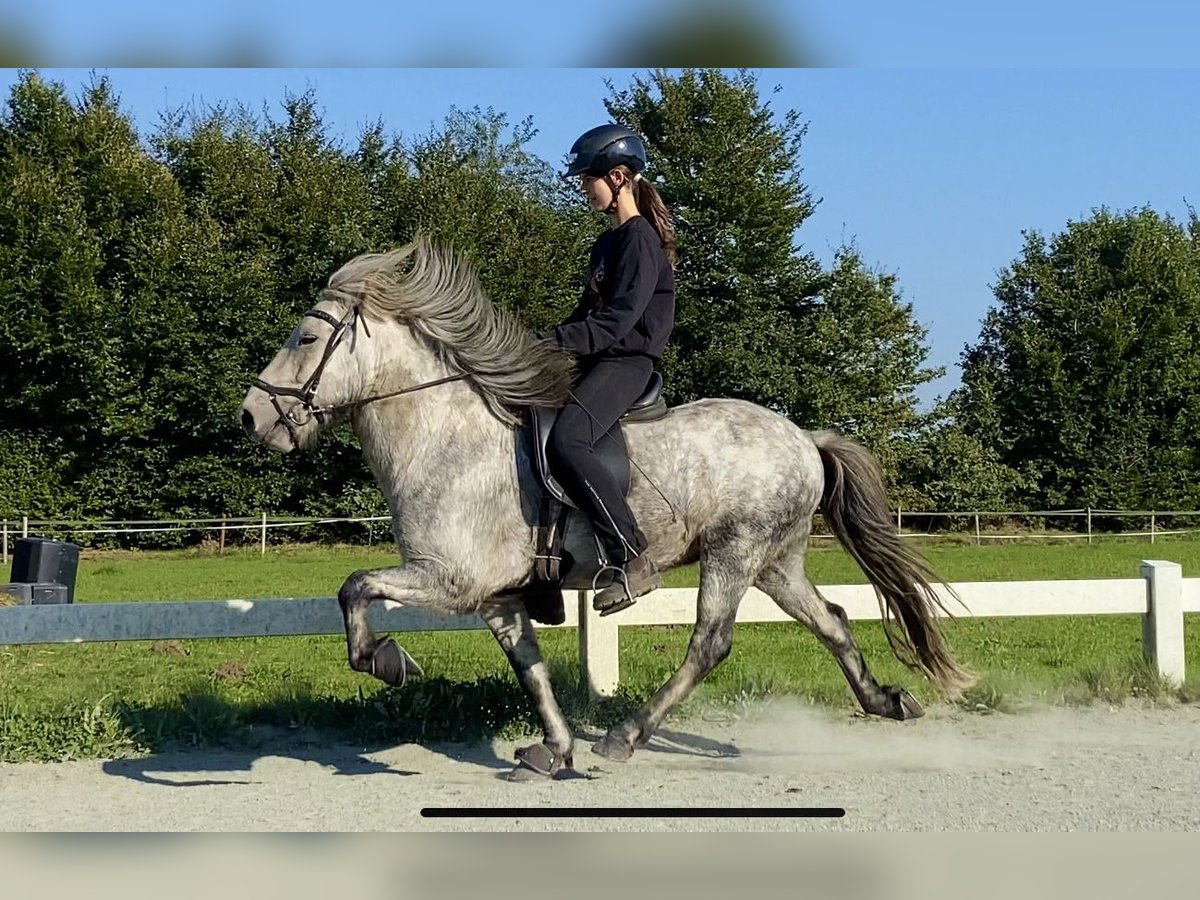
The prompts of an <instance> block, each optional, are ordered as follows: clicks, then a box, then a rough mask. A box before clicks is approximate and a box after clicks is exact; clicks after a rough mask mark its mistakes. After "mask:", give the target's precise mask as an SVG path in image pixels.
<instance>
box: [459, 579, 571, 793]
mask: <svg viewBox="0 0 1200 900" xmlns="http://www.w3.org/2000/svg"><path fill="white" fill-rule="evenodd" d="M480 614H481V615H482V616H483V620H484V621H485V622H487V625H488V628H490V629H491V630H492V634H493V635H495V637H496V641H497V643H499V644H500V649H502V650H503V651H504V655H505V656H506V657H508V661H509V664H510V665H511V666H512V669H513V672H514V673H515V674H516V676H517V680H518V681H519V682H520V683H521V688H522V689H523V690H524V691H525V696H526V697H528V698H529V701H530V702H531V703H532V704H533V706H534V708H535V709H536V710H537V712H538V716H539V717H540V718H541V720H542V743H540V744H533V745H532V746H529V747H522V748H520V749H519V750H518V751H517V761H518V762H519V763H520V766H519V767H518V768H517V769H516V770H514V771H513V773H512V775H511V776H510V777H511V778H512V779H513V780H517V781H521V780H525V779H527V778H531V777H532V778H536V777H538V776H541V777H545V778H555V777H559V776H560V775H563V774H566V773H568V772H570V771H571V767H572V766H573V765H574V761H573V759H572V757H573V754H574V752H575V738H574V735H572V733H571V728H570V726H569V725H568V724H567V719H566V716H564V715H563V713H562V710H561V709H560V708H559V706H558V701H557V700H555V698H554V688H553V687H552V685H551V684H550V672H549V669H548V668H547V666H546V663H545V662H544V661H543V660H542V655H541V651H540V650H539V648H538V643H537V635H536V634H535V633H534V629H533V620H532V619H531V618H530V617H529V611H528V610H527V609H526V608H525V603H524V601H523V599H522V598H521V597H520V596H513V597H511V599H501V598H497V599H496V601H494V602H492V603H490V604H489V605H487V606H485V607H484V608H483V609H482V610H480Z"/></svg>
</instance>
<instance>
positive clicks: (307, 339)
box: [300, 334, 317, 347]
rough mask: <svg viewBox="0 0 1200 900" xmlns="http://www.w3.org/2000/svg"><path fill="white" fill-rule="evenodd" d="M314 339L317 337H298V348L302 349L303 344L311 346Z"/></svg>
mask: <svg viewBox="0 0 1200 900" xmlns="http://www.w3.org/2000/svg"><path fill="white" fill-rule="evenodd" d="M316 339H317V336H316V335H315V334H302V335H300V346H301V347H303V346H304V345H305V344H311V343H313V342H314V341H315V340H316Z"/></svg>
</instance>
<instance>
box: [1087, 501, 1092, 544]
mask: <svg viewBox="0 0 1200 900" xmlns="http://www.w3.org/2000/svg"><path fill="white" fill-rule="evenodd" d="M1087 517H1088V543H1089V544H1090V543H1091V542H1092V508H1091V507H1090V506H1089V507H1088V509H1087Z"/></svg>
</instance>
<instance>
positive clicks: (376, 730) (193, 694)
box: [85, 667, 738, 787]
mask: <svg viewBox="0 0 1200 900" xmlns="http://www.w3.org/2000/svg"><path fill="white" fill-rule="evenodd" d="M552 677H553V681H554V684H555V685H556V695H557V697H558V700H559V703H560V705H561V706H562V709H563V712H564V714H565V715H566V716H567V719H568V721H569V722H570V723H571V724H572V726H573V728H574V730H575V733H576V736H577V739H579V740H580V741H581V742H591V741H595V740H598V739H599V738H600V737H601V736H602V735H603V733H604V731H605V730H607V728H609V727H611V726H612V725H614V724H617V723H618V722H620V721H622V720H623V719H625V718H626V717H628V716H630V715H632V714H633V712H634V711H635V710H636V709H637V708H638V707H639V706H640V705H641V703H642V702H644V700H645V697H643V696H639V695H635V694H633V693H630V692H629V691H627V690H623V691H621V692H620V693H618V695H617V696H615V697H613V698H609V699H605V700H602V701H592V700H590V699H589V698H588V696H587V695H586V692H585V691H583V690H582V689H581V688H579V687H575V686H576V685H578V683H579V679H578V671H577V670H576V669H572V668H570V667H566V668H563V669H560V670H559V671H556V672H553V673H552ZM103 715H104V716H105V717H107V718H110V719H111V721H109V722H107V723H106V724H105V727H104V728H102V729H100V730H99V731H100V732H102V733H106V734H109V735H113V736H116V737H118V738H120V739H121V740H122V741H123V743H124V744H125V745H126V747H127V751H128V752H125V753H122V754H120V755H121V756H122V758H119V759H111V760H110V761H107V762H105V763H104V764H103V766H102V768H103V771H105V772H106V773H108V774H110V775H113V776H116V777H122V778H128V779H131V780H134V781H139V782H143V783H148V784H159V785H169V786H177V787H198V786H206V785H222V784H252V783H254V782H253V780H252V779H251V778H250V775H251V773H252V771H253V766H254V763H255V761H256V760H258V759H261V758H263V757H267V756H273V757H283V758H287V759H294V760H297V761H301V762H311V763H316V764H318V765H321V766H324V767H326V768H329V769H331V770H332V771H333V773H334V774H335V775H359V776H361V775H401V776H411V775H417V774H420V773H419V772H415V771H409V770H405V769H398V768H394V767H393V766H390V765H388V764H387V763H385V762H381V761H378V760H375V759H371V758H370V756H369V755H370V754H372V753H376V752H379V751H384V750H387V749H390V748H394V747H396V746H398V745H401V744H406V743H415V744H419V745H421V746H422V747H423V748H424V749H426V750H428V751H430V752H433V753H436V754H439V755H442V756H445V757H447V758H449V759H451V760H454V761H457V762H464V763H468V764H471V765H475V766H482V767H485V768H489V769H494V770H496V772H497V777H503V776H504V775H505V774H506V773H507V772H509V771H510V770H511V769H512V768H513V767H514V765H515V760H511V759H503V758H501V757H500V756H498V755H497V753H496V751H495V748H494V742H495V741H496V740H504V741H508V740H514V741H516V740H523V739H526V738H528V739H529V741H530V742H531V743H532V742H535V741H537V740H539V739H540V737H541V724H540V722H539V720H538V718H537V716H536V714H535V712H534V711H533V708H532V706H531V704H530V703H529V701H528V699H527V698H526V697H525V695H524V693H523V692H522V691H521V689H520V687H519V685H518V684H517V683H516V681H515V679H514V678H512V677H503V676H495V675H492V676H486V677H483V678H480V679H478V680H476V681H452V680H449V679H446V678H440V677H435V678H422V679H419V680H415V681H410V682H409V683H408V684H407V685H405V686H404V687H403V688H388V687H386V686H383V685H379V686H378V687H376V688H374V689H373V690H371V691H370V692H368V690H366V689H362V688H360V690H359V692H358V696H357V697H351V698H345V697H333V696H313V695H311V694H306V693H290V694H283V695H279V696H275V697H271V698H269V699H267V700H265V701H264V700H259V701H257V702H251V703H246V702H238V701H237V700H236V699H235V698H231V697H229V696H227V695H225V694H223V693H222V691H221V690H220V689H219V688H217V687H215V686H210V685H206V684H198V685H196V686H195V687H194V688H193V689H192V690H191V691H189V692H188V693H186V694H184V695H181V696H179V697H176V698H173V699H172V700H171V701H169V702H166V703H128V702H119V703H115V704H111V705H109V706H108V707H107V708H106V710H105V712H104V713H103ZM93 730H95V729H93ZM93 749H94V750H96V751H99V752H93V753H90V754H85V755H91V756H93V757H95V756H101V757H103V756H106V755H111V754H110V753H108V752H105V747H104V746H102V745H101V746H97V747H95V748H93ZM642 749H643V750H646V751H651V752H666V753H680V754H684V753H686V754H691V755H696V756H704V757H730V756H736V755H738V751H737V750H736V748H734V747H732V745H727V744H722V743H720V742H716V741H711V740H707V739H705V738H701V737H698V736H695V735H689V734H686V733H682V732H677V731H670V730H664V729H660V730H659V732H658V733H657V734H656V735H655V736H654V738H653V739H652V740H651V741H650V742H649V743H648V744H646V745H644V747H643V748H642ZM588 755H590V753H589V748H588V747H587V746H586V744H585V745H584V746H581V747H579V748H577V751H576V768H577V769H586V768H587V766H588V765H590V762H584V760H585V759H586V758H587V756H588ZM596 761H597V762H599V757H597V758H596ZM175 772H177V773H190V774H192V775H195V774H196V773H197V772H208V773H212V772H220V773H233V772H237V773H243V777H239V778H227V777H224V776H214V777H206V778H189V777H187V776H186V775H183V776H181V777H171V773H175Z"/></svg>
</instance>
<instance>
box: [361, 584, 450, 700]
mask: <svg viewBox="0 0 1200 900" xmlns="http://www.w3.org/2000/svg"><path fill="white" fill-rule="evenodd" d="M449 581H450V580H449V579H447V578H445V577H443V576H442V575H441V573H440V572H438V571H437V570H433V569H430V568H427V567H425V566H421V565H416V564H414V565H406V566H400V567H397V568H391V569H370V570H363V571H359V572H355V573H354V574H353V575H351V576H350V577H349V578H347V579H346V582H345V583H344V584H343V585H342V588H341V590H340V591H338V605H339V606H341V608H342V620H343V622H344V623H345V626H346V651H347V655H348V657H349V659H350V668H352V669H354V670H355V671H356V672H366V673H368V674H370V675H373V676H375V677H376V678H378V679H379V680H380V681H383V682H385V683H387V684H393V685H402V684H404V682H405V681H406V680H407V679H409V678H413V677H419V676H420V675H422V674H423V673H422V671H421V667H420V666H418V665H417V663H416V661H415V660H414V659H413V658H412V657H411V656H409V655H408V652H407V651H406V650H405V649H404V648H403V647H401V646H400V645H399V644H397V643H396V642H395V641H394V640H392V639H391V638H390V637H389V638H379V637H376V635H375V633H374V632H373V631H372V630H371V626H370V623H369V622H368V621H367V610H368V609H369V608H370V606H371V603H372V602H374V601H376V600H382V601H384V602H385V603H387V602H388V601H391V602H393V603H398V604H400V605H401V606H421V607H425V608H427V609H431V610H434V611H437V612H445V613H458V612H462V611H465V609H469V607H470V604H469V602H468V601H467V600H466V598H464V597H462V596H460V595H458V594H457V593H455V591H454V590H453V589H452V588H451V586H450V584H449Z"/></svg>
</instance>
